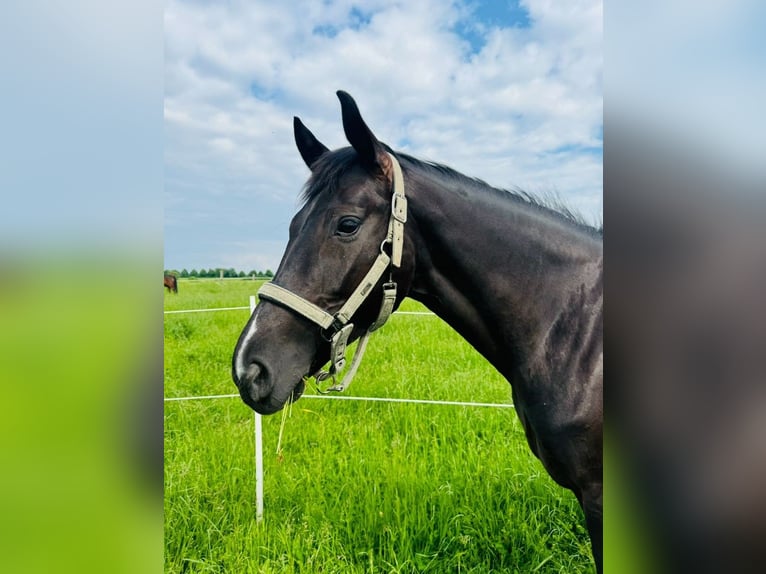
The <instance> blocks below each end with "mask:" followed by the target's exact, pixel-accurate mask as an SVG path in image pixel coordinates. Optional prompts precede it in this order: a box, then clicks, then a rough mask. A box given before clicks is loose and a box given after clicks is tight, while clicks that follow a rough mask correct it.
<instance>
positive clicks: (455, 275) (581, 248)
mask: <svg viewBox="0 0 766 574" xmlns="http://www.w3.org/2000/svg"><path fill="white" fill-rule="evenodd" d="M408 187H409V188H410V189H409V191H408V195H409V196H410V201H409V204H410V210H411V211H410V212H411V214H412V219H413V220H414V221H415V223H416V226H417V233H416V234H417V235H418V238H417V240H416V273H415V277H414V279H413V283H412V287H411V290H410V293H409V295H410V297H412V298H414V299H416V300H420V301H421V302H423V303H424V304H425V305H426V306H427V307H429V308H430V309H431V310H432V311H433V312H434V313H436V314H437V315H438V316H440V317H441V318H442V319H444V320H445V321H446V322H447V323H449V324H450V325H451V326H452V327H453V328H454V329H455V330H456V331H457V332H458V333H460V334H461V335H462V336H463V337H464V338H465V339H466V340H467V341H468V342H469V343H471V344H472V345H473V346H474V347H475V348H476V349H477V350H478V351H479V352H480V353H482V354H483V355H484V356H485V357H486V358H487V359H488V360H489V361H490V362H491V363H492V364H493V365H494V366H495V367H496V368H497V369H498V370H499V371H500V372H501V373H502V374H503V375H505V376H506V377H507V378H511V377H516V376H517V375H518V373H519V370H520V369H522V370H523V369H529V368H531V367H530V365H531V364H532V362H533V358H534V356H535V354H536V353H537V352H539V351H540V348H541V343H542V342H543V340H544V339H545V337H546V333H548V331H550V330H551V325H552V324H553V323H554V322H555V321H556V318H557V316H558V315H559V314H561V312H562V309H563V308H565V307H566V306H567V305H568V304H570V305H571V302H572V298H573V296H574V294H576V293H577V292H582V291H583V290H588V289H592V288H593V284H594V283H595V282H596V281H598V276H599V273H600V271H599V268H600V266H601V260H602V259H601V253H602V251H601V249H602V248H601V241H600V240H598V239H597V238H595V237H593V236H592V235H590V234H589V233H587V232H585V231H583V230H581V229H578V228H577V225H576V224H574V223H573V222H569V221H566V220H565V219H564V218H562V217H560V216H558V215H555V214H553V213H551V212H550V211H548V210H546V209H544V208H541V207H539V206H535V205H531V204H529V203H527V202H526V201H524V200H523V199H520V198H512V197H511V196H510V194H509V193H508V192H501V191H499V190H495V189H492V188H489V186H486V187H483V186H482V185H481V184H479V183H476V182H473V181H472V180H467V181H463V180H461V179H460V178H456V179H453V178H451V177H443V178H442V177H437V176H431V177H423V176H420V177H418V176H415V177H411V178H410V181H409V182H408ZM408 225H409V223H408Z"/></svg>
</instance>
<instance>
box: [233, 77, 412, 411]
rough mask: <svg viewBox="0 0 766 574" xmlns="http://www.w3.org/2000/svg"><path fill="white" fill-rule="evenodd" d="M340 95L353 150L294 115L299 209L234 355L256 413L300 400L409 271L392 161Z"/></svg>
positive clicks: (236, 374)
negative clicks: (302, 167)
mask: <svg viewBox="0 0 766 574" xmlns="http://www.w3.org/2000/svg"><path fill="white" fill-rule="evenodd" d="M338 98H339V99H340V103H341V110H342V117H343V129H344V132H345V134H346V138H347V139H348V141H349V143H350V144H351V146H350V147H345V148H341V149H338V150H334V151H330V150H329V149H328V148H327V147H326V146H325V145H323V144H322V143H321V142H319V140H317V138H316V137H314V135H313V134H312V133H311V132H310V131H309V130H308V128H306V126H304V125H303V123H302V122H301V121H300V119H298V118H297V117H296V118H294V124H293V127H294V133H295V142H296V145H297V147H298V151H299V152H300V154H301V157H302V158H303V161H304V162H305V163H306V165H307V166H308V168H309V169H310V171H311V175H310V177H309V179H308V181H307V183H306V185H305V188H304V192H303V196H302V197H303V199H304V203H303V205H302V207H301V209H300V210H299V211H298V213H297V214H296V215H295V217H294V218H293V219H292V222H291V223H290V234H289V240H288V244H287V247H286V249H285V252H284V254H283V256H282V260H281V262H280V264H279V267H278V269H277V272H276V273H275V275H274V278H273V281H272V283H271V285H270V286H268V287H267V286H264V287H263V288H262V290H261V293H260V294H261V300H260V302H259V304H258V306H257V307H256V309H255V310H254V312H253V314H252V315H251V317H250V320H249V321H248V323H247V325H246V326H245V328H244V329H243V331H242V333H241V335H240V337H239V340H238V342H237V345H236V348H235V350H234V355H233V358H232V377H233V379H234V382H235V383H236V385H237V387H238V389H239V393H240V395H241V397H242V400H243V401H244V402H245V403H246V404H247V405H249V406H250V407H251V408H252V409H254V410H255V411H257V412H259V413H262V414H270V413H274V412H276V411H279V410H280V409H281V408H282V407H283V406H284V405H285V404H286V403H287V402H288V401H289V400H296V399H297V398H298V397H300V395H301V394H302V393H303V390H304V386H305V380H306V378H307V377H308V376H310V375H312V374H314V373H316V372H317V371H318V370H319V369H320V368H321V367H322V365H324V364H325V363H327V362H328V361H330V360H331V359H332V362H333V367H335V366H336V362H335V360H336V357H334V356H333V357H331V355H334V354H335V353H336V350H337V347H339V346H340V343H342V346H343V347H344V348H345V345H346V343H350V342H352V341H354V340H356V339H358V338H359V337H360V336H362V335H363V334H364V333H366V332H367V331H368V330H370V328H371V327H373V328H376V327H377V326H379V325H377V323H378V322H379V320H380V318H381V315H383V311H382V308H383V307H385V299H386V297H389V299H391V304H390V305H389V308H388V309H387V312H389V313H390V312H391V310H392V308H396V307H397V306H398V305H399V303H400V302H401V300H402V299H403V298H404V297H405V295H406V294H407V292H408V290H409V287H410V284H411V282H412V277H413V275H414V269H415V264H414V260H415V255H414V250H413V247H412V245H413V244H412V241H410V240H407V241H405V240H404V239H403V237H404V221H406V199H405V198H404V196H403V180H402V176H401V171H400V167H399V165H398V161H397V159H396V157H395V156H394V155H393V153H392V152H391V150H390V149H389V148H388V147H387V146H385V145H384V144H382V143H381V142H379V141H378V139H377V138H376V137H375V135H374V134H373V133H372V131H371V130H370V129H369V128H368V127H367V124H366V123H365V122H364V120H363V119H362V116H361V114H360V112H359V109H358V107H357V105H356V103H355V102H354V100H353V98H351V96H350V95H348V94H347V93H345V92H342V91H339V92H338ZM397 179H398V181H399V183H398V186H400V187H401V190H400V191H399V192H397V185H395V182H396V181H397ZM392 190H393V193H392ZM397 195H400V196H401V197H397ZM413 225H414V224H410V225H409V226H408V229H407V233H408V234H412V233H413V231H412V230H413ZM365 282H366V283H365ZM385 285H388V286H389V290H388V291H386V289H384V286H385ZM391 285H394V286H395V287H394V295H391V291H390V286H391ZM383 320H385V318H383ZM341 331H343V334H342V337H341V335H340V333H341ZM339 337H340V338H342V339H343V340H342V341H340V342H339ZM338 364H340V363H338Z"/></svg>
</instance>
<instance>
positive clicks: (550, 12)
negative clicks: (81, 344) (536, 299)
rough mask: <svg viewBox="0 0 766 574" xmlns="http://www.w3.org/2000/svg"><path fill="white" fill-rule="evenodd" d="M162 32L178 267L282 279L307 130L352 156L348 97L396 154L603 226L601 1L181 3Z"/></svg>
mask: <svg viewBox="0 0 766 574" xmlns="http://www.w3.org/2000/svg"><path fill="white" fill-rule="evenodd" d="M164 24H165V99H164V134H165V154H164V166H165V197H164V214H165V224H164V243H165V267H166V268H175V269H182V268H186V269H189V270H191V269H192V268H196V269H199V268H210V267H226V268H228V267H234V268H236V269H241V270H245V271H247V270H250V269H259V270H265V269H272V270H275V269H276V267H277V265H278V263H279V259H280V257H281V253H282V251H283V249H284V246H285V244H286V241H287V228H288V224H289V221H290V219H291V218H292V216H293V215H294V213H295V211H296V209H297V206H298V202H297V197H298V194H299V192H300V189H301V186H302V185H303V183H304V181H305V179H306V178H307V176H308V171H307V169H306V167H305V166H304V164H303V162H302V161H301V158H300V156H299V154H298V152H297V150H296V149H295V145H294V143H293V136H292V118H293V116H294V115H297V116H299V117H301V119H302V120H303V121H304V123H305V124H306V125H307V126H308V127H309V128H310V129H311V130H312V131H313V132H314V133H315V135H317V137H318V138H319V139H320V140H321V141H323V142H324V143H325V144H326V145H328V146H329V147H331V148H335V147H341V146H344V145H347V144H346V142H345V140H344V137H343V130H342V126H341V123H340V108H339V105H338V102H337V98H336V96H335V91H336V90H338V89H344V90H346V91H348V92H349V93H351V94H352V95H353V96H354V98H355V99H356V101H357V103H358V104H359V107H360V109H361V111H362V114H363V116H364V117H365V119H366V120H367V123H368V124H369V125H370V127H371V128H372V129H373V131H374V132H375V133H376V135H377V136H378V138H379V139H381V140H382V141H385V142H386V143H388V144H389V145H391V146H392V147H394V148H395V149H399V150H402V151H405V152H407V153H410V154H412V155H415V156H417V157H421V158H423V159H428V160H434V161H438V162H441V163H446V164H447V165H450V166H451V167H453V168H455V169H457V170H458V171H461V172H463V173H465V174H467V175H471V176H475V177H480V178H482V179H484V180H485V181H487V182H489V183H491V184H492V185H495V186H497V187H505V188H510V187H517V186H518V187H522V188H524V189H527V190H528V191H531V192H533V193H539V194H543V195H545V194H551V193H554V194H558V196H559V197H560V198H561V199H562V200H563V201H564V202H565V203H566V204H567V205H569V206H571V207H572V208H574V209H576V210H578V211H580V212H581V213H582V214H583V216H584V217H585V218H586V219H588V220H590V221H593V222H598V221H600V220H601V214H602V210H603V201H602V157H603V153H602V147H603V136H602V133H603V128H602V123H603V122H602V108H603V106H602V101H603V100H602V91H603V88H602V65H603V56H602V36H603V33H602V6H601V2H599V1H592V0H588V1H586V0H576V1H567V2H558V3H556V2H549V1H543V0H528V1H522V2H493V1H488V2H483V1H482V2H469V1H462V0H455V1H452V2H449V1H447V2H445V1H443V0H419V1H418V2H391V1H388V0H369V1H365V2H356V1H353V0H329V1H325V2H321V3H320V2H315V1H313V0H301V1H292V2H283V3H273V2H265V1H255V2H253V1H246V2H236V1H234V2H227V3H225V4H224V3H204V2H182V1H177V0H170V1H169V2H168V3H167V5H166V12H165V22H164Z"/></svg>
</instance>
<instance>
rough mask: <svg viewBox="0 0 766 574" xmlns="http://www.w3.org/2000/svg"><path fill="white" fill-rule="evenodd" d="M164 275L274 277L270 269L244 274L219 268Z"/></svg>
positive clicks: (173, 270)
mask: <svg viewBox="0 0 766 574" xmlns="http://www.w3.org/2000/svg"><path fill="white" fill-rule="evenodd" d="M165 274H166V275H175V276H176V277H184V278H189V277H195V278H196V277H199V278H203V277H221V275H222V274H223V277H241V278H242V279H245V278H247V277H253V276H255V277H258V278H261V279H270V278H271V277H273V276H274V273H273V272H272V271H271V269H266V271H255V270H252V271H248V272H247V273H245V272H244V271H237V270H236V269H234V268H229V269H221V268H220V267H219V268H217V269H199V270H197V269H192V270H191V271H189V270H187V269H181V270H180V271H178V270H177V269H165Z"/></svg>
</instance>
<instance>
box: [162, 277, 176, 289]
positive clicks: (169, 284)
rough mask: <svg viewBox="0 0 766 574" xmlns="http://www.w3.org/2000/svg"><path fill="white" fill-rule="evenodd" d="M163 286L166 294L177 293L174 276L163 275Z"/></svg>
mask: <svg viewBox="0 0 766 574" xmlns="http://www.w3.org/2000/svg"><path fill="white" fill-rule="evenodd" d="M163 284H164V285H165V289H167V290H168V293H170V292H171V291H172V292H173V293H178V279H177V278H176V276H175V275H165V278H164V279H163Z"/></svg>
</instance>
